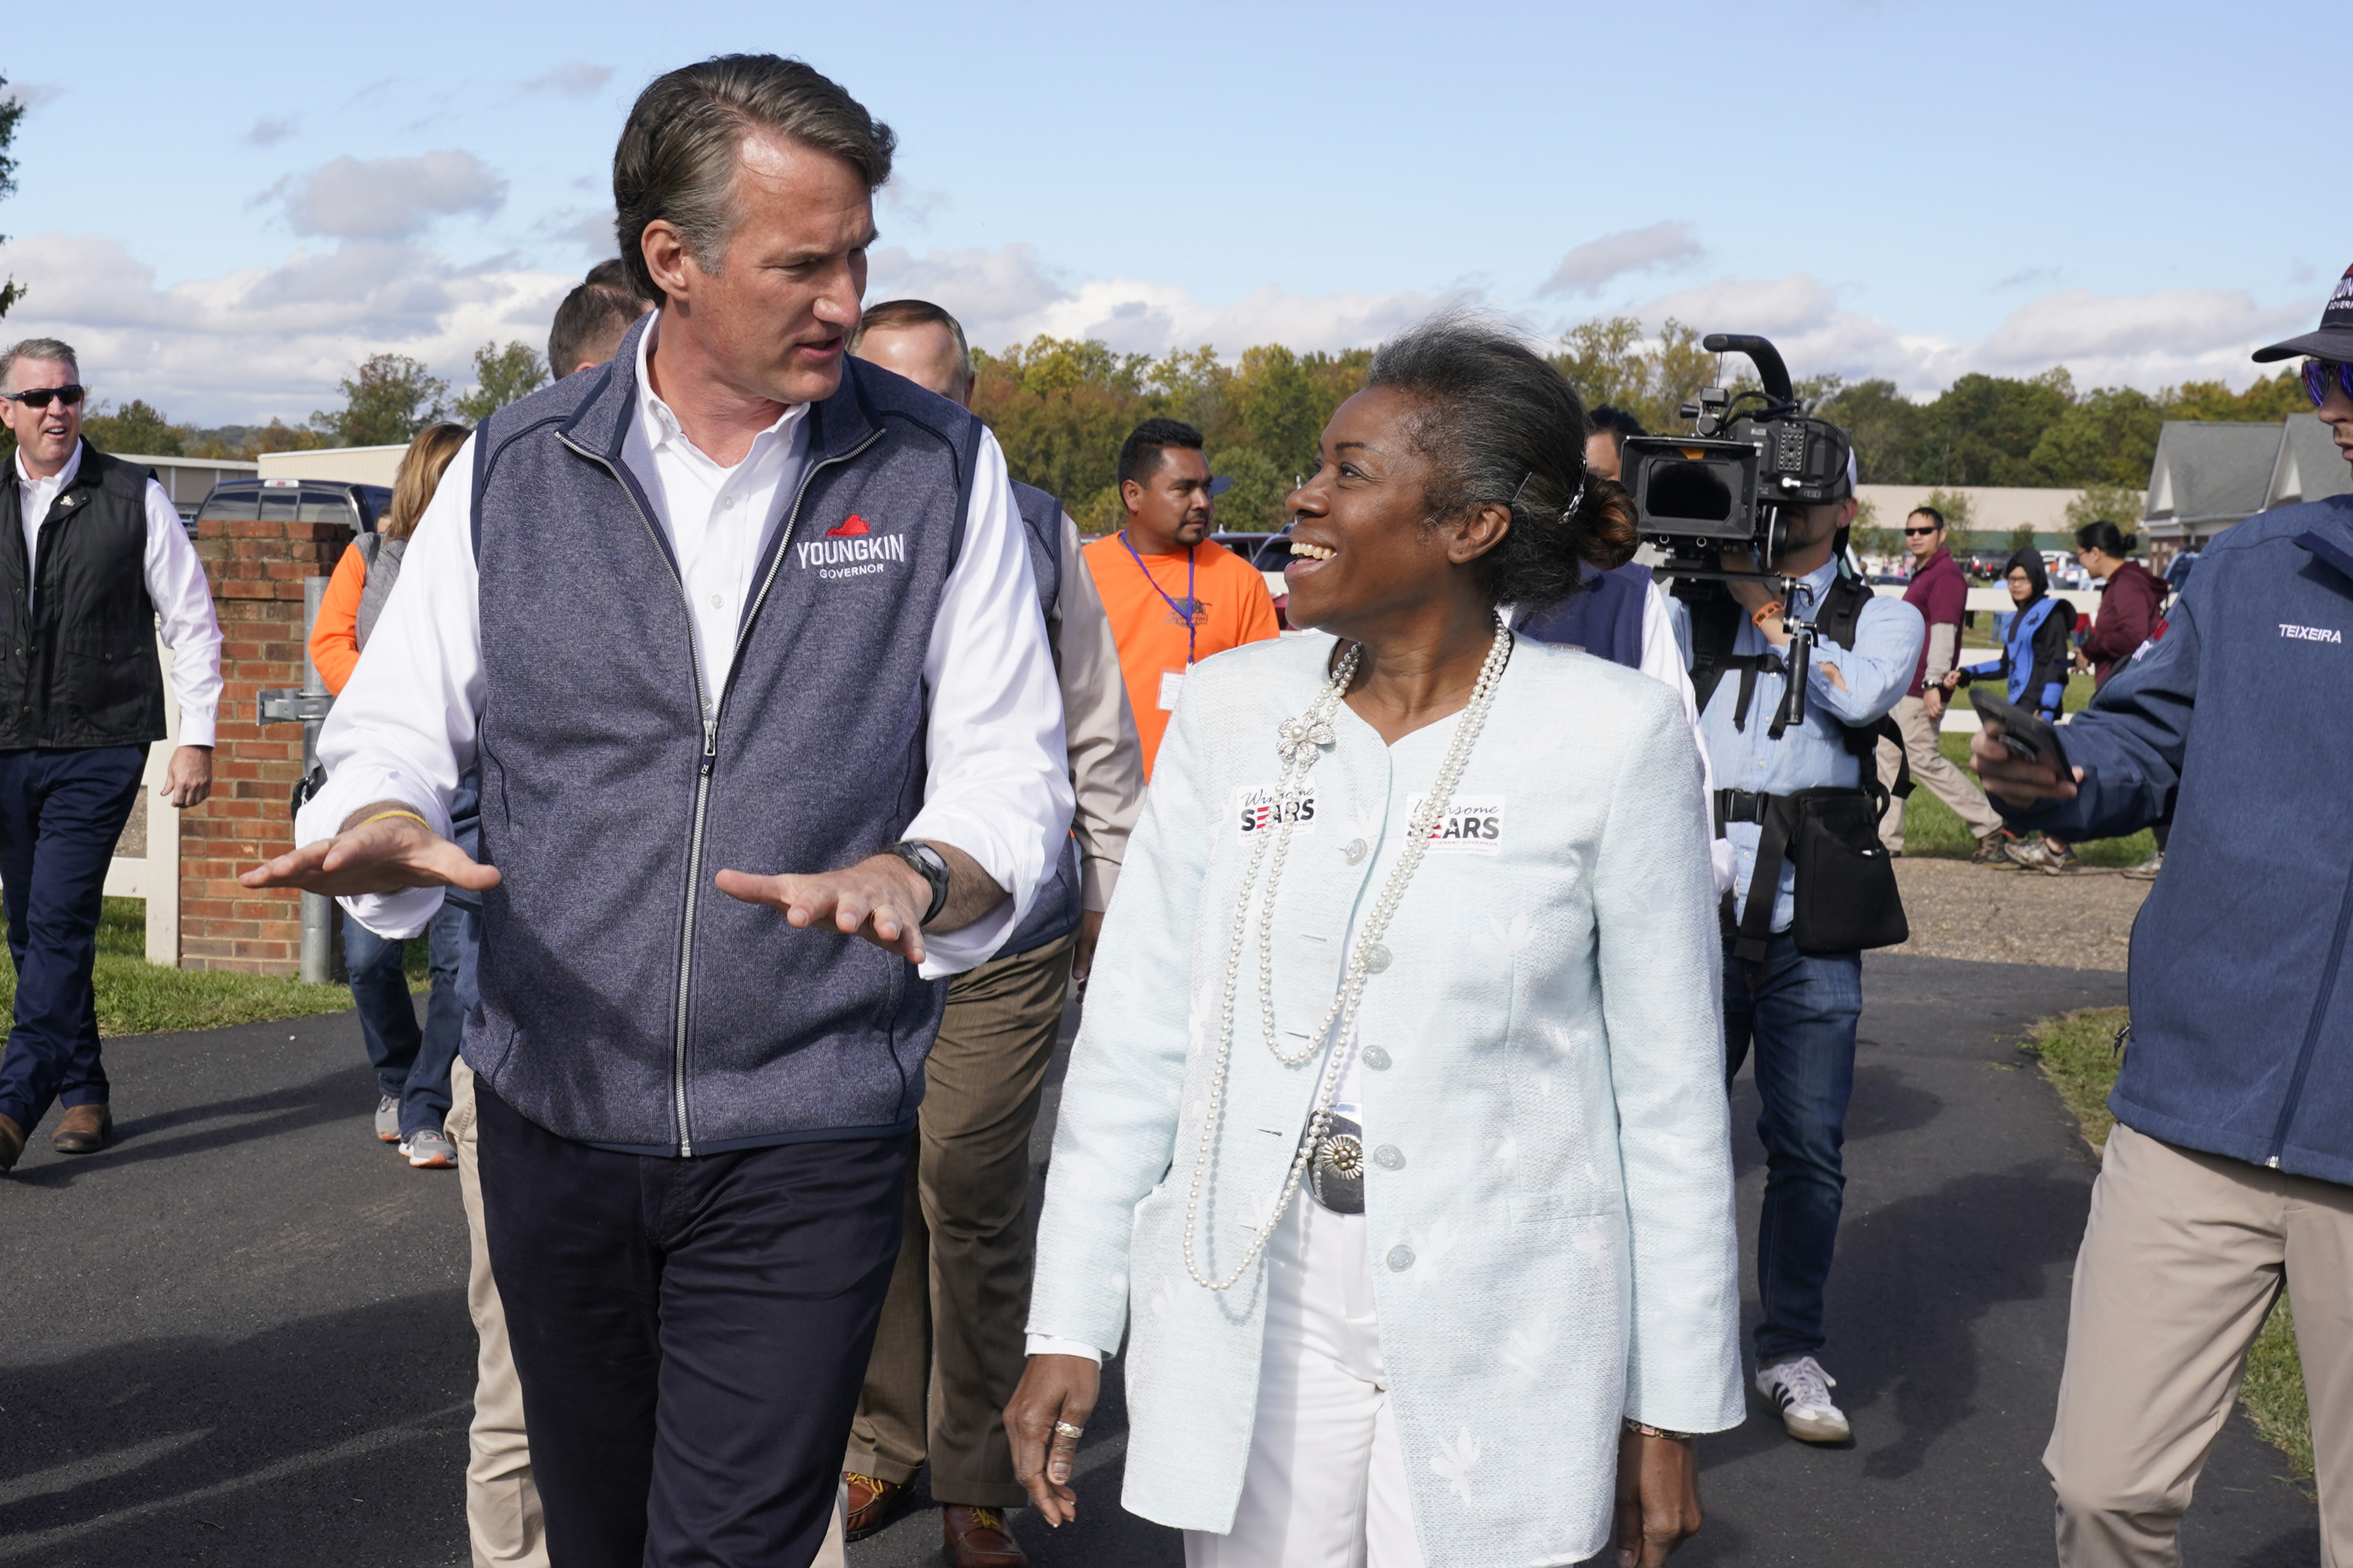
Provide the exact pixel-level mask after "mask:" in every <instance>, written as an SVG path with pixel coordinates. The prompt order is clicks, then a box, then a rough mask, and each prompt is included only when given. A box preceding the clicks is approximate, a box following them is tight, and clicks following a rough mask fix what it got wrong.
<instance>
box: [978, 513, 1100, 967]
mask: <svg viewBox="0 0 2353 1568" xmlns="http://www.w3.org/2000/svg"><path fill="white" fill-rule="evenodd" d="M1012 484H1013V503H1014V505H1015V506H1017V507H1018V508H1019V509H1020V512H1021V530H1022V535H1023V537H1024V538H1026V539H1027V540H1028V541H1029V575H1030V576H1031V577H1035V578H1036V579H1037V581H1038V609H1039V613H1040V614H1042V615H1043V616H1045V618H1046V624H1047V626H1048V628H1049V629H1051V628H1052V626H1053V624H1054V601H1055V600H1056V599H1060V597H1061V594H1062V503H1060V502H1059V501H1057V500H1055V499H1054V498H1053V497H1052V496H1050V495H1049V494H1047V493H1045V492H1044V491H1042V490H1040V489H1039V488H1038V487H1037V486H1036V485H1034V484H1024V483H1022V482H1020V481H1019V480H1018V479H1017V480H1015V481H1013V482H1012ZM1061 663H1062V651H1061V650H1060V648H1059V647H1058V648H1056V649H1055V650H1054V667H1055V668H1056V669H1057V670H1059V669H1060V668H1061ZM1079 897H1080V893H1079V841H1078V840H1077V839H1075V838H1070V837H1065V838H1064V839H1063V841H1062V858H1061V859H1060V860H1058V861H1056V862H1055V863H1054V874H1053V877H1052V878H1051V880H1050V881H1049V882H1048V883H1047V884H1046V885H1045V886H1043V887H1041V888H1039V890H1038V902H1037V903H1035V904H1033V905H1031V906H1029V914H1028V915H1027V916H1023V917H1022V921H1021V924H1020V925H1019V926H1018V927H1015V928H1014V931H1013V935H1011V936H1010V937H1008V938H1006V939H1005V946H1004V947H1002V948H998V949H997V956H998V957H999V958H1010V957H1012V956H1013V955H1014V954H1016V953H1026V952H1028V951H1029V949H1030V948H1042V947H1044V946H1045V945H1046V944H1047V943H1049V942H1052V941H1058V940H1060V938H1064V937H1067V936H1069V935H1070V934H1071V932H1073V931H1075V930H1077V929H1078V928H1079V916H1080V913H1081V906H1080V902H1079Z"/></svg>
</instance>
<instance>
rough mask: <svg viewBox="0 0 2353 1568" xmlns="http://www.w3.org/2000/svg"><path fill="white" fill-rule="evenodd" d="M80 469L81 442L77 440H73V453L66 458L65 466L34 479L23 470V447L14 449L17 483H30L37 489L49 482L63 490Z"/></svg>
mask: <svg viewBox="0 0 2353 1568" xmlns="http://www.w3.org/2000/svg"><path fill="white" fill-rule="evenodd" d="M80 471H81V442H79V440H77V441H75V442H74V450H73V455H72V456H71V457H69V458H68V459H66V466H65V467H63V468H61V469H59V470H58V471H57V472H55V473H53V474H51V475H49V477H48V478H47V479H35V478H34V477H33V476H32V475H31V474H30V473H28V472H26V470H25V449H24V448H22V447H18V448H17V449H16V482H17V483H19V484H24V485H31V486H33V487H35V488H38V487H39V486H41V485H44V484H50V485H55V486H56V487H57V488H58V489H59V490H63V489H64V488H65V487H66V486H67V485H69V484H71V483H72V482H74V475H76V474H78V473H79V472H80Z"/></svg>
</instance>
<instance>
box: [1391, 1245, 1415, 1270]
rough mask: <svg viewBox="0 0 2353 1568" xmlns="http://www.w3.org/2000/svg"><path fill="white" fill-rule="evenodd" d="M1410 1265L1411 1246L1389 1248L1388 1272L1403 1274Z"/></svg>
mask: <svg viewBox="0 0 2353 1568" xmlns="http://www.w3.org/2000/svg"><path fill="white" fill-rule="evenodd" d="M1412 1266H1413V1248H1411V1247H1409V1246H1393V1247H1391V1248H1389V1272H1391V1273H1392V1274H1403V1273H1404V1272H1405V1271H1406V1270H1407V1269H1409V1268H1411V1267H1412Z"/></svg>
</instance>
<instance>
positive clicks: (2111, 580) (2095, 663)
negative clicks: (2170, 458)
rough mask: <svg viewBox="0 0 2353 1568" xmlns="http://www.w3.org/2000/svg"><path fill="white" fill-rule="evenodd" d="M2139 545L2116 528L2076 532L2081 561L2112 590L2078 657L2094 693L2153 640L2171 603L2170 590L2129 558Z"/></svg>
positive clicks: (2105, 592) (2096, 526)
mask: <svg viewBox="0 0 2353 1568" xmlns="http://www.w3.org/2000/svg"><path fill="white" fill-rule="evenodd" d="M2133 544H2134V539H2133V536H2132V535H2129V534H2126V533H2125V532H2123V531H2122V530H2121V529H2119V528H2118V527H2117V526H2116V524H2113V523H2108V522H2099V523H2086V524H2084V526H2082V527H2081V528H2078V529H2076V530H2075V559H2076V560H2077V561H2079V562H2081V563H2082V565H2083V567H2084V570H2085V571H2087V572H2089V573H2091V574H2092V575H2093V576H2094V577H2098V578H2100V579H2101V581H2102V582H2104V583H2105V585H2106V587H2105V588H2103V589H2102V590H2101V593H2100V615H2099V619H2098V620H2096V621H2094V623H2093V626H2092V630H2091V632H2090V634H2089V635H2088V636H2086V637H2085V638H2084V644H2083V647H2082V648H2081V650H2080V651H2078V652H2077V653H2076V655H2075V663H2076V665H2077V667H2078V668H2082V669H2088V670H2090V671H2091V672H2092V684H2093V686H2094V688H2097V687H2100V686H2105V685H2106V684H2107V683H2108V676H2109V674H2110V673H2112V672H2114V671H2115V669H2116V666H2117V665H2118V664H2119V663H2121V662H2124V661H2125V660H2126V659H2129V658H2131V657H2132V656H2133V651H2134V650H2135V649H2137V648H2138V647H2139V646H2140V645H2141V644H2142V643H2144V642H2146V641H2148V637H2149V633H2150V632H2152V631H2155V630H2157V616H2158V609H2160V608H2161V607H2162V606H2163V605H2164V603H2165V592H2166V589H2165V585H2164V584H2163V583H2161V582H2159V581H2158V579H2157V578H2156V577H2153V576H2151V575H2150V573H2149V570H2148V568H2147V567H2144V566H2142V565H2141V564H2140V563H2139V562H2138V561H2135V560H2130V559H2127V557H2128V556H2130V555H2131V554H2132V547H2133Z"/></svg>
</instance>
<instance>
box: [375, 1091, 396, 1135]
mask: <svg viewBox="0 0 2353 1568" xmlns="http://www.w3.org/2000/svg"><path fill="white" fill-rule="evenodd" d="M375 1137H376V1141H377V1142H379V1143H398V1142H399V1141H400V1102H399V1101H398V1100H396V1099H395V1098H393V1097H391V1096H390V1095H385V1096H384V1097H381V1098H379V1099H378V1100H377V1101H376V1102H375Z"/></svg>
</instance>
